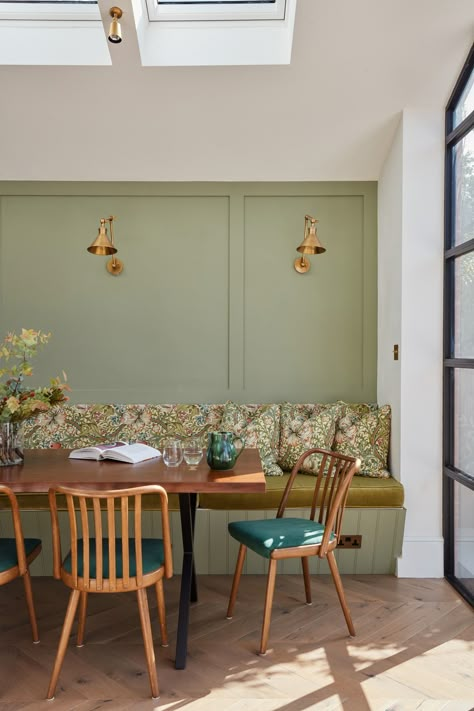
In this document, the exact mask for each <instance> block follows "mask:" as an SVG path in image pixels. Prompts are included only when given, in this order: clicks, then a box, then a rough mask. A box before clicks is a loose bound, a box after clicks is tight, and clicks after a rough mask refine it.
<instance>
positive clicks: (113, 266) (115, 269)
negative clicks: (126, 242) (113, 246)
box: [105, 257, 123, 276]
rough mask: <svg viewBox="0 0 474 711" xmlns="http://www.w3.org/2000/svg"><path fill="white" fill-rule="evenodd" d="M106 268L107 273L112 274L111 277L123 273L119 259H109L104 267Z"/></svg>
mask: <svg viewBox="0 0 474 711" xmlns="http://www.w3.org/2000/svg"><path fill="white" fill-rule="evenodd" d="M105 266H106V267H107V271H108V272H109V274H112V276H118V275H119V274H121V273H122V272H123V262H121V261H120V259H117V257H115V259H114V258H113V257H112V259H109V261H108V262H107V264H106V265H105Z"/></svg>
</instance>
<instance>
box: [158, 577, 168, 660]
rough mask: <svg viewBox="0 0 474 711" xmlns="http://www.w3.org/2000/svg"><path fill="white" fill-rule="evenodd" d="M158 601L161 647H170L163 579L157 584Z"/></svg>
mask: <svg viewBox="0 0 474 711" xmlns="http://www.w3.org/2000/svg"><path fill="white" fill-rule="evenodd" d="M155 587H156V601H157V604H158V619H159V621H160V635H161V646H162V647H167V646H168V629H167V627H166V609H165V596H164V592H163V579H162V578H160V580H157V582H156V586H155Z"/></svg>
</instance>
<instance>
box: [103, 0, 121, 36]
mask: <svg viewBox="0 0 474 711" xmlns="http://www.w3.org/2000/svg"><path fill="white" fill-rule="evenodd" d="M109 15H110V17H111V18H112V22H111V23H110V28H109V34H108V35H107V39H108V40H109V42H112V44H118V43H119V42H121V41H122V27H121V25H120V22H119V20H120V18H121V17H122V15H123V12H122V10H121V9H120V8H119V7H116V6H115V5H114V7H111V8H110V10H109Z"/></svg>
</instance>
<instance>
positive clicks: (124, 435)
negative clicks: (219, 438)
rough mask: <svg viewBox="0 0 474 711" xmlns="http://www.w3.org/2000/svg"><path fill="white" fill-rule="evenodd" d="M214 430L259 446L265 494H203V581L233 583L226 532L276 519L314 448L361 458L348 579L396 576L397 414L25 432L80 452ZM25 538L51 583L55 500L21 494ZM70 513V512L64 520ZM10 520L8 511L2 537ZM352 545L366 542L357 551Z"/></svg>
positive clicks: (238, 418)
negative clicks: (31, 540) (33, 539)
mask: <svg viewBox="0 0 474 711" xmlns="http://www.w3.org/2000/svg"><path fill="white" fill-rule="evenodd" d="M212 430H226V431H232V432H234V434H235V435H236V437H237V438H241V439H242V441H243V442H244V443H245V446H247V447H257V448H258V449H259V452H260V457H261V459H262V464H263V468H264V471H265V478H266V487H267V490H266V492H265V493H264V494H241V495H238V496H237V495H232V494H222V495H219V494H202V495H201V496H200V497H199V502H198V511H197V516H198V520H197V523H196V541H195V552H196V566H197V570H198V572H199V573H201V574H202V573H212V574H231V573H233V571H234V566H235V559H236V555H237V546H236V544H235V542H234V541H233V540H232V539H230V537H229V536H228V534H227V524H228V523H229V522H230V521H233V520H239V519H240V520H241V519H243V518H248V519H250V518H262V515H263V516H265V517H273V516H275V512H276V509H277V507H278V504H279V501H280V498H281V495H282V492H283V490H284V488H285V485H286V482H287V480H288V476H289V471H290V470H291V468H292V466H293V464H294V462H295V461H296V459H297V458H298V457H299V455H300V454H301V453H302V452H303V451H305V450H307V449H309V448H310V447H322V448H325V449H335V450H336V451H340V452H342V453H344V454H350V455H354V456H355V455H356V456H359V457H360V458H361V460H362V466H361V473H362V474H361V475H359V476H356V477H354V479H353V482H352V485H351V488H350V491H349V496H348V501H347V507H346V512H345V516H344V521H343V534H344V535H343V539H342V540H343V542H345V543H346V545H347V548H345V549H339V550H338V551H337V552H336V555H337V558H338V565H339V569H340V571H341V572H342V573H344V572H347V573H360V574H362V573H392V572H394V570H395V562H396V558H397V556H399V555H400V554H401V546H402V540H403V528H404V521H405V510H404V508H403V487H402V485H401V484H400V482H398V481H397V480H396V479H395V478H394V477H393V476H391V475H390V474H389V472H388V470H387V459H388V447H389V436H390V407H389V406H384V407H378V406H377V405H375V404H368V403H351V404H348V403H344V402H338V403H327V404H319V403H314V404H294V403H281V404H277V403H271V404H264V405H245V404H237V403H233V402H227V403H225V404H192V405H189V404H186V405H185V404H173V405H109V404H107V405H102V404H92V405H66V406H63V407H59V406H58V407H56V408H53V409H52V410H50V411H49V412H47V413H44V414H42V415H40V416H39V417H37V418H36V419H34V420H31V421H29V422H28V423H26V426H25V447H26V448H57V447H64V448H68V449H73V448H77V447H83V446H87V445H90V444H98V443H101V442H102V443H103V442H106V441H116V440H125V441H131V442H133V441H143V442H147V443H148V444H151V445H153V446H156V447H158V448H159V447H160V446H161V445H162V443H163V441H164V440H165V439H166V438H167V437H169V436H176V437H180V438H183V439H185V438H186V437H189V436H191V435H192V436H199V437H201V438H202V443H203V446H205V445H206V441H207V433H208V432H209V431H212ZM308 461H309V465H308V471H305V472H301V473H299V474H298V475H297V478H296V482H295V485H294V488H293V491H292V493H291V496H290V499H289V508H291V509H293V511H292V514H295V515H298V511H301V512H303V511H304V510H306V509H307V508H309V507H310V504H311V497H312V493H313V490H314V476H313V473H312V471H311V469H312V465H311V458H309V460H308ZM18 499H19V503H20V507H21V510H22V520H23V527H24V533H25V535H26V536H32V535H34V536H38V537H41V538H42V539H43V553H42V555H41V556H40V557H39V558H38V559H37V561H35V563H34V564H33V566H32V574H36V575H50V574H51V569H52V568H51V565H52V562H51V545H50V540H51V532H50V519H49V507H48V500H47V496H46V495H44V494H19V495H18ZM169 503H170V511H171V530H172V538H173V555H174V558H175V568H176V569H179V566H180V565H181V550H180V548H181V532H180V520H179V513H178V510H179V506H178V502H177V498H176V497H175V496H173V495H170V502H169ZM64 513H65V512H64ZM145 515H146V521H145V525H146V526H147V527H148V530H147V531H146V532H144V535H145V533H146V535H149V536H153V535H154V533H155V530H156V533H157V535H158V530H159V502H158V501H157V502H152V504H151V506H150V510H149V511H148V512H146V514H145ZM8 520H9V519H8V518H7V517H6V516H4V515H2V514H1V512H0V534H2V533H6V532H7V530H6V529H7V527H8ZM354 537H361V545H360V547H357V546H356V545H354V543H353V541H354V540H356V539H355V538H354ZM247 558H248V559H247V562H246V568H245V571H244V572H247V573H263V572H265V561H264V560H262V559H261V558H259V557H258V556H252V555H250V554H249V555H248V557H247ZM312 564H313V572H327V571H326V567H325V566H326V563H325V561H322V562H320V561H319V560H317V559H315V560H314V561H312ZM281 565H282V572H287V573H292V572H300V569H299V567H298V561H291V560H289V561H282V563H281Z"/></svg>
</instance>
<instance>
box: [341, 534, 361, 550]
mask: <svg viewBox="0 0 474 711" xmlns="http://www.w3.org/2000/svg"><path fill="white" fill-rule="evenodd" d="M361 546H362V536H341V538H340V541H339V543H338V544H337V547H338V548H360V547H361Z"/></svg>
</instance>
